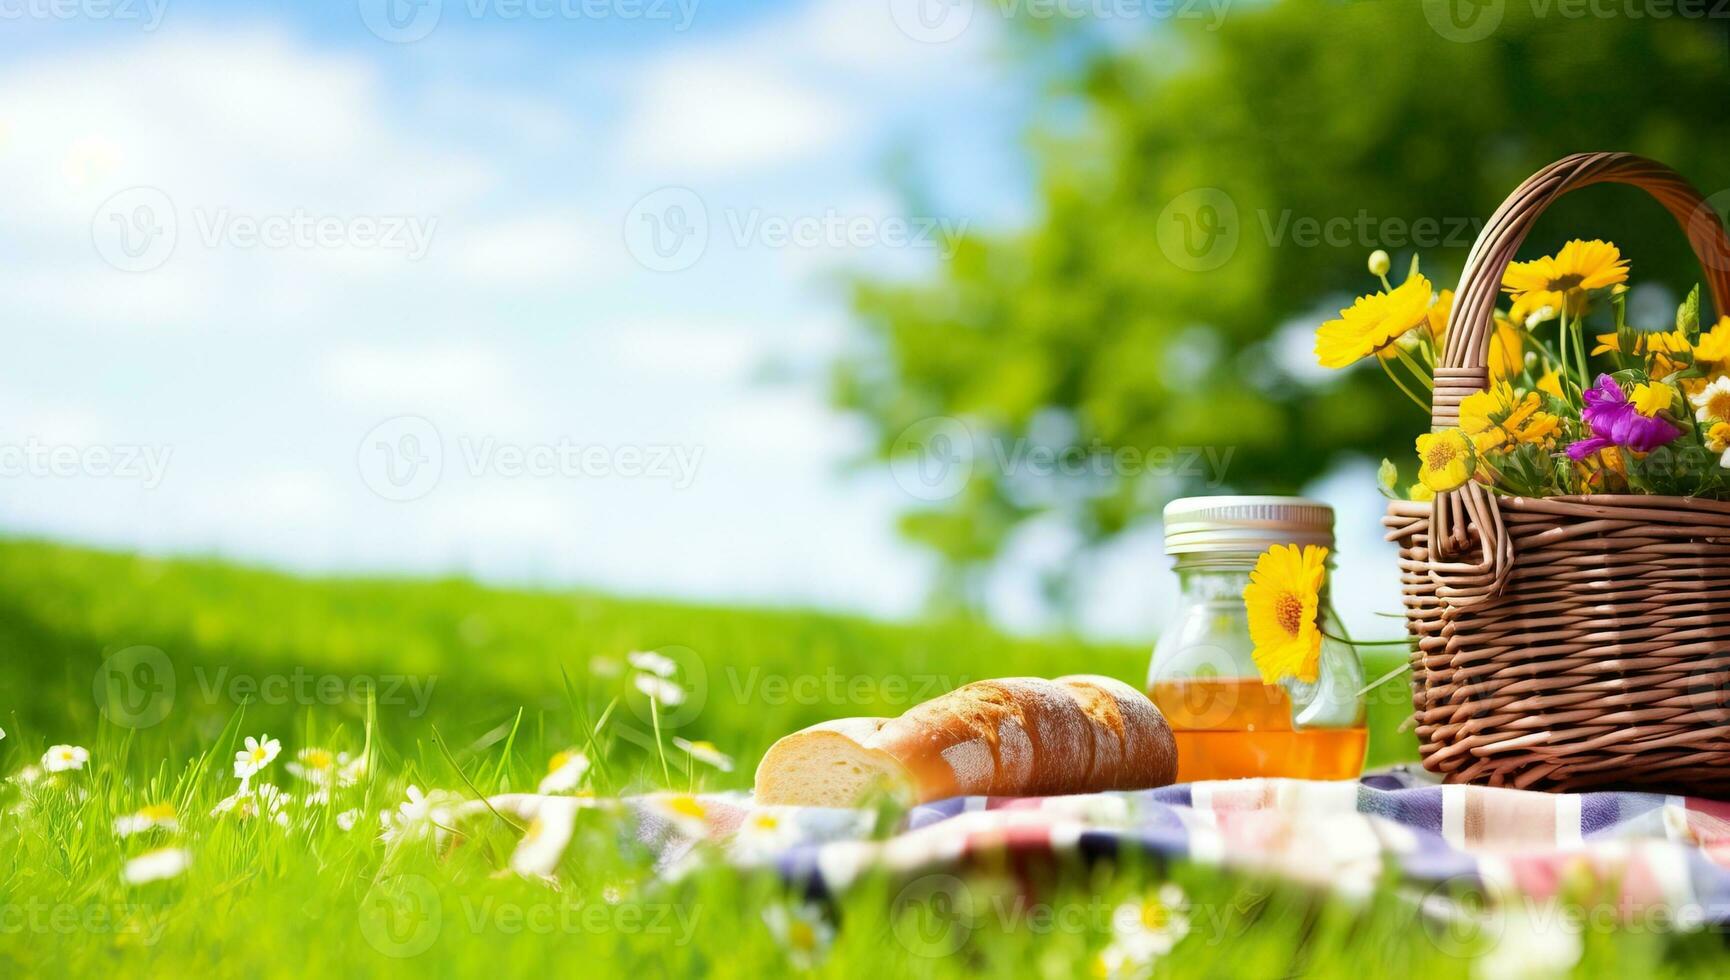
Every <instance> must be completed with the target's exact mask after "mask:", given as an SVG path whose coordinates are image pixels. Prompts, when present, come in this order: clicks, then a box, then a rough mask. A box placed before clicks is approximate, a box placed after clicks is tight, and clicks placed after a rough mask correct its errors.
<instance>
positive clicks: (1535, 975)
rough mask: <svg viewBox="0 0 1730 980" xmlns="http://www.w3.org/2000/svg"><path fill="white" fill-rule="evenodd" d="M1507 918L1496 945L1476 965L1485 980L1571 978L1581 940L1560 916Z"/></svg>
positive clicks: (1518, 914)
mask: <svg viewBox="0 0 1730 980" xmlns="http://www.w3.org/2000/svg"><path fill="white" fill-rule="evenodd" d="M1541 918H1542V920H1543V921H1541V922H1540V921H1539V920H1538V918H1536V917H1534V916H1532V915H1531V914H1530V913H1529V912H1525V911H1519V912H1513V913H1509V914H1506V915H1505V916H1504V918H1503V920H1502V928H1501V930H1500V931H1499V936H1498V938H1497V939H1496V945H1495V946H1494V947H1493V948H1491V949H1490V951H1489V952H1487V953H1485V954H1484V955H1483V957H1482V958H1480V959H1479V960H1478V961H1477V962H1476V963H1475V964H1473V971H1472V972H1473V974H1474V975H1476V976H1478V977H1480V978H1482V980H1547V978H1552V977H1554V978H1560V977H1567V976H1571V975H1572V974H1573V972H1574V966H1575V965H1576V964H1577V963H1579V962H1580V936H1579V933H1578V932H1577V931H1576V930H1575V927H1574V925H1573V924H1572V922H1571V921H1570V920H1569V919H1568V917H1567V916H1566V915H1564V914H1561V913H1560V912H1553V914H1549V915H1545V916H1542V917H1541Z"/></svg>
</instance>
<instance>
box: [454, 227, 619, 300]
mask: <svg viewBox="0 0 1730 980" xmlns="http://www.w3.org/2000/svg"><path fill="white" fill-rule="evenodd" d="M593 225H594V222H588V221H584V220H583V219H582V218H581V217H580V216H577V215H563V216H559V215H523V216H516V217H509V218H502V219H499V220H496V221H492V222H489V223H486V224H483V225H479V226H477V227H474V228H468V229H462V230H461V233H460V234H458V233H457V232H458V230H457V229H454V228H452V229H450V231H451V232H452V238H453V239H454V240H453V242H452V245H453V250H454V251H455V253H456V255H455V258H454V261H455V262H456V264H457V267H458V269H459V270H460V271H461V272H462V274H463V275H464V276H465V277H466V278H467V279H468V281H470V282H472V283H474V284H476V285H479V286H503V287H527V286H552V287H556V286H571V285H574V284H577V283H579V282H586V281H593V280H594V279H596V278H597V277H598V273H600V272H601V271H602V269H601V268H600V267H599V266H600V263H602V262H616V261H617V258H616V256H617V252H618V250H617V249H613V250H611V251H607V250H603V249H600V248H597V247H596V246H595V243H594V242H593V241H592V240H591V234H590V229H591V228H592V227H593Z"/></svg>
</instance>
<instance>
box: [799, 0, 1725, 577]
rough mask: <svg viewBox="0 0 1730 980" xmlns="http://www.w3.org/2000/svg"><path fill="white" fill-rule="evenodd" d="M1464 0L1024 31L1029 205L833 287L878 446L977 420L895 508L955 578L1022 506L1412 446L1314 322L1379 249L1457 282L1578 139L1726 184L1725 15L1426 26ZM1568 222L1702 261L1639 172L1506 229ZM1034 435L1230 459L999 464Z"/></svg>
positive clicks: (1296, 467) (1112, 510)
mask: <svg viewBox="0 0 1730 980" xmlns="http://www.w3.org/2000/svg"><path fill="white" fill-rule="evenodd" d="M1455 2H1458V3H1460V4H1463V6H1461V7H1457V8H1455V9H1456V10H1460V11H1464V12H1465V13H1467V14H1470V13H1472V12H1473V11H1472V10H1471V9H1470V7H1471V3H1470V0H1445V2H1441V0H1422V2H1419V0H1398V2H1393V0H1390V2H1342V0H1280V2H1272V3H1267V4H1258V5H1255V6H1246V5H1242V4H1238V5H1233V6H1232V7H1230V9H1229V10H1228V11H1227V13H1226V15H1225V16H1224V18H1223V21H1221V22H1219V23H1217V24H1215V23H1213V22H1212V20H1211V18H1207V17H1198V18H1187V17H1177V18H1174V19H1171V20H1169V21H1163V22H1161V23H1159V24H1158V25H1155V26H1153V27H1152V28H1150V29H1149V30H1147V31H1146V32H1145V34H1144V35H1143V36H1141V37H1139V38H1137V39H1136V40H1134V41H1133V42H1131V43H1125V42H1124V39H1123V37H1122V34H1121V32H1118V33H1117V34H1116V35H1115V36H1111V35H1107V36H1093V35H1088V34H1087V33H1086V32H1085V29H1082V30H1073V31H1069V32H1063V31H1056V32H1053V31H1050V30H1046V31H1043V32H1041V35H1040V37H1038V38H1036V39H1034V40H1032V42H1031V44H1030V45H1029V46H1026V47H1023V48H1021V49H1020V50H1021V51H1022V54H1021V55H1019V56H1018V57H1020V58H1022V59H1025V60H1026V61H1027V63H1028V64H1030V65H1031V64H1036V63H1037V64H1041V65H1043V66H1047V71H1048V73H1049V74H1053V75H1055V76H1057V77H1055V78H1054V84H1053V85H1052V87H1051V91H1052V94H1051V96H1050V102H1049V105H1048V106H1047V107H1046V108H1047V109H1048V110H1049V111H1046V112H1042V113H1041V116H1042V117H1047V116H1048V117H1049V118H1052V119H1060V120H1063V123H1062V124H1061V125H1058V124H1053V125H1047V126H1043V127H1039V128H1038V129H1037V130H1036V132H1035V133H1034V134H1033V139H1032V147H1033V149H1032V153H1033V159H1034V163H1035V167H1036V170H1037V174H1038V184H1037V203H1036V210H1035V213H1036V218H1035V220H1034V221H1033V223H1032V225H1031V227H1028V228H1025V229H1022V230H1018V231H1013V232H1007V233H999V234H970V235H967V236H965V237H964V238H962V239H961V240H959V241H956V242H954V243H953V246H954V250H953V253H952V254H951V255H950V256H949V258H947V259H946V260H945V262H944V263H943V265H942V267H941V270H940V271H939V272H938V273H937V274H936V275H935V277H934V278H932V279H931V280H930V281H925V282H920V283H916V284H912V285H909V284H907V283H905V282H881V281H867V282H862V283H858V284H856V286H855V295H854V305H855V309H856V312H857V314H858V316H859V319H860V320H861V321H862V323H863V324H864V326H865V328H866V329H865V332H864V337H863V339H862V341H861V343H860V345H859V346H858V348H857V349H856V350H854V351H853V352H852V353H850V354H849V356H848V357H847V358H845V359H844V360H843V361H842V363H841V364H839V365H838V367H837V369H836V373H835V377H834V382H833V393H834V397H835V400H836V401H837V403H838V404H839V405H841V406H842V407H844V408H846V409H849V410H851V411H853V412H856V413H858V414H859V415H860V416H861V417H863V418H865V419H867V420H868V421H869V422H870V424H871V425H872V427H873V429H874V431H875V432H876V434H877V436H878V446H879V452H880V454H881V456H882V457H883V458H885V459H890V460H894V459H896V458H897V457H904V456H905V455H906V454H909V453H918V452H921V451H928V450H929V449H930V447H929V446H925V445H922V444H921V443H920V440H919V438H917V434H918V433H919V432H920V431H922V430H921V429H919V428H918V427H916V428H915V429H914V437H913V438H905V437H903V434H904V433H907V432H908V429H909V426H915V425H916V423H919V422H920V420H923V419H928V418H932V417H940V416H951V417H955V418H959V419H962V420H964V421H965V423H966V424H967V426H968V427H969V428H970V429H971V430H972V434H973V437H974V465H973V467H972V470H971V476H970V478H969V479H968V480H967V482H966V483H965V485H964V486H962V487H961V488H960V489H959V490H958V491H957V492H956V493H955V495H953V496H952V497H948V498H947V499H942V500H938V501H936V502H929V501H912V504H913V506H910V508H909V510H908V511H907V512H906V513H905V515H904V516H903V519H902V528H903V530H904V532H905V533H906V534H907V535H908V536H910V537H911V538H913V539H915V540H917V541H919V542H922V543H924V544H926V545H928V546H929V547H931V548H933V549H935V550H936V551H937V552H938V553H939V554H940V555H941V556H942V557H943V558H944V559H945V562H946V567H947V568H948V569H949V570H950V571H951V578H950V579H949V580H948V590H949V593H950V595H951V596H954V595H956V594H958V593H957V592H956V589H957V587H958V586H959V587H961V591H962V592H965V591H966V589H965V586H966V583H968V582H969V581H971V580H974V579H975V578H976V576H977V573H978V572H979V571H980V570H982V569H983V568H985V567H986V566H987V565H988V563H989V562H990V561H991V560H992V559H993V558H994V557H995V556H996V555H997V554H998V553H999V551H1000V549H1001V548H1002V547H1003V545H1004V543H1005V541H1006V540H1007V538H1008V536H1009V535H1010V533H1011V532H1012V531H1013V530H1014V529H1015V528H1016V527H1017V526H1018V525H1021V524H1022V523H1023V522H1024V521H1027V520H1028V519H1030V518H1033V517H1036V516H1041V515H1049V516H1053V517H1056V518H1057V519H1059V520H1061V521H1062V522H1064V523H1065V524H1066V525H1067V526H1069V527H1071V528H1073V529H1075V531H1077V532H1078V539H1079V540H1080V541H1082V542H1084V543H1085V544H1086V545H1092V544H1097V543H1098V542H1101V541H1103V540H1105V539H1108V538H1110V537H1111V536H1113V535H1116V534H1118V533H1120V532H1121V531H1123V530H1124V529H1125V528H1126V527H1128V526H1130V525H1131V524H1132V523H1133V522H1136V521H1137V520H1139V519H1145V518H1146V517H1148V516H1153V515H1157V512H1158V508H1159V507H1160V506H1162V505H1163V504H1164V502H1165V500H1167V499H1169V498H1170V497H1172V496H1174V495H1178V494H1182V493H1189V492H1196V491H1201V490H1206V491H1210V492H1230V491H1241V492H1292V491H1295V490H1297V489H1299V488H1300V487H1301V486H1302V485H1303V484H1305V483H1306V481H1309V480H1311V479H1313V478H1315V477H1317V476H1318V475H1320V474H1322V473H1323V472H1325V471H1326V470H1327V469H1328V468H1329V467H1330V466H1332V465H1334V464H1336V463H1337V462H1339V461H1340V460H1341V459H1342V458H1344V457H1347V456H1348V455H1351V454H1358V455H1362V456H1365V457H1368V458H1371V459H1375V458H1379V457H1381V456H1384V455H1385V456H1388V457H1391V458H1393V459H1395V460H1397V461H1402V465H1403V466H1404V465H1405V464H1404V461H1405V460H1407V459H1408V457H1409V456H1410V453H1411V445H1412V439H1413V437H1414V436H1415V435H1416V433H1418V432H1419V431H1421V430H1422V428H1423V427H1424V425H1425V417H1424V414H1423V413H1422V412H1420V411H1419V410H1418V409H1417V408H1416V407H1415V406H1413V405H1412V404H1411V403H1410V402H1408V401H1406V400H1404V399H1403V397H1402V396H1400V395H1399V394H1398V393H1397V392H1396V391H1394V389H1393V388H1392V386H1391V385H1389V384H1388V383H1387V380H1386V379H1385V378H1383V377H1382V376H1381V373H1380V372H1379V371H1378V370H1376V368H1375V367H1374V366H1373V365H1360V366H1359V367H1358V368H1357V369H1355V370H1352V371H1347V372H1340V373H1338V374H1336V375H1327V374H1325V373H1323V372H1321V371H1320V369H1318V368H1315V367H1314V359H1313V357H1312V356H1311V355H1310V353H1309V348H1310V334H1311V332H1312V330H1313V327H1314V325H1315V324H1317V323H1319V322H1320V321H1321V320H1322V319H1327V318H1329V317H1330V316H1331V315H1332V314H1333V312H1334V311H1335V310H1336V309H1338V308H1339V306H1341V305H1344V304H1346V303H1349V301H1350V299H1351V297H1352V296H1353V295H1356V294H1358V293H1362V292H1367V291H1369V290H1370V289H1371V288H1372V284H1373V280H1371V279H1370V278H1369V276H1368V274H1367V273H1366V272H1365V269H1364V261H1365V258H1366V256H1367V254H1368V253H1369V252H1370V251H1371V250H1372V249H1374V248H1378V247H1381V248H1386V249H1387V250H1388V251H1389V252H1391V253H1392V254H1393V255H1394V257H1395V263H1394V265H1395V270H1396V271H1395V277H1396V279H1397V278H1398V277H1400V276H1402V275H1403V274H1404V271H1403V270H1404V269H1405V267H1406V263H1407V262H1408V261H1409V259H1410V256H1411V255H1412V254H1413V252H1414V251H1416V252H1418V253H1419V254H1421V255H1422V259H1423V268H1424V270H1425V271H1426V273H1427V274H1429V276H1430V277H1431V279H1432V280H1434V281H1435V282H1436V284H1437V286H1438V288H1439V287H1441V286H1450V287H1451V286H1452V285H1453V277H1454V276H1457V274H1458V270H1459V268H1460V266H1461V264H1462V263H1463V260H1464V258H1465V254H1466V251H1467V249H1468V248H1469V247H1470V245H1471V242H1472V240H1473V238H1475V236H1476V230H1477V228H1478V226H1479V225H1480V224H1481V222H1482V220H1483V219H1484V218H1486V217H1488V215H1489V214H1490V212H1491V211H1493V210H1494V209H1495V207H1496V205H1497V204H1499V203H1500V202H1501V200H1502V198H1503V197H1505V196H1506V195H1507V194H1508V193H1509V192H1510V191H1511V190H1512V189H1513V188H1514V187H1515V185H1516V184H1518V183H1519V182H1520V181H1521V180H1522V179H1524V178H1525V177H1526V176H1528V175H1529V174H1530V173H1531V172H1532V171H1534V170H1536V169H1538V168H1539V167H1541V166H1543V165H1544V164H1547V163H1549V162H1551V161H1552V160H1554V159H1556V158H1557V157H1560V156H1562V155H1565V154H1567V153H1571V152H1575V151H1579V150H1592V149H1625V150H1631V151H1634V152H1638V153H1643V154H1646V155H1648V156H1651V157H1654V158H1657V159H1660V160H1663V161H1665V162H1667V163H1670V164H1671V165H1672V166H1674V167H1676V168H1677V169H1679V170H1681V171H1682V172H1683V173H1684V174H1686V175H1688V176H1689V177H1690V178H1691V179H1693V180H1694V181H1695V182H1696V183H1697V184H1698V185H1699V186H1700V187H1701V189H1702V190H1703V191H1704V192H1706V193H1707V194H1711V193H1712V192H1713V191H1714V190H1716V189H1719V188H1723V187H1725V186H1727V185H1730V114H1726V113H1725V112H1724V107H1725V105H1726V99H1727V97H1730V55H1727V46H1726V41H1725V33H1724V30H1723V26H1724V25H1723V22H1722V21H1718V20H1714V19H1711V18H1701V17H1697V16H1696V17H1686V16H1672V17H1670V18H1667V19H1655V18H1651V17H1642V18H1631V17H1628V16H1613V17H1607V18H1606V17H1601V16H1565V15H1564V14H1563V13H1562V11H1563V10H1564V9H1566V8H1569V7H1570V5H1568V4H1563V3H1551V4H1548V5H1543V4H1531V3H1524V2H1518V0H1512V2H1507V3H1505V4H1504V3H1499V2H1495V0H1492V3H1491V5H1490V7H1486V8H1485V9H1484V10H1482V11H1477V12H1478V13H1487V12H1494V11H1495V10H1499V11H1500V13H1501V20H1500V23H1499V24H1498V25H1497V26H1496V29H1495V30H1494V31H1493V32H1492V33H1490V34H1489V35H1488V36H1487V37H1483V38H1481V39H1476V40H1460V39H1457V38H1458V37H1459V35H1458V34H1456V35H1454V36H1451V37H1450V36H1444V35H1445V34H1446V33H1447V28H1446V25H1445V24H1444V26H1443V29H1442V30H1438V29H1437V28H1436V27H1435V26H1433V23H1441V22H1439V21H1434V22H1433V20H1432V18H1436V17H1438V16H1443V15H1445V14H1446V12H1447V11H1446V9H1445V8H1447V7H1448V6H1449V4H1452V3H1455ZM1637 6H1640V7H1642V8H1643V7H1644V6H1645V5H1644V4H1638V5H1637ZM1681 7H1682V8H1683V9H1686V8H1687V4H1685V3H1684V4H1682V5H1681ZM981 9H982V11H983V9H985V8H984V7H982V8H981ZM1604 9H1606V10H1608V9H1611V8H1609V7H1605V8H1604ZM1614 9H1615V10H1618V11H1620V10H1622V9H1623V7H1622V6H1621V5H1615V6H1614ZM1667 9H1670V8H1667ZM1701 9H1702V11H1706V10H1709V9H1710V7H1709V6H1706V5H1702V8H1701ZM1535 11H1536V12H1535ZM1468 20H1469V18H1468ZM1078 39H1079V40H1078ZM1021 40H1022V41H1023V42H1027V41H1028V38H1026V37H1025V36H1024V37H1022V38H1021ZM1054 51H1061V54H1060V55H1058V56H1056V57H1052V56H1050V55H1051V54H1052V52H1054ZM1078 52H1079V55H1078ZM1042 54H1043V55H1044V56H1045V57H1041V55H1042ZM1050 65H1060V66H1064V67H1061V68H1058V69H1056V70H1055V71H1052V70H1050V69H1049V68H1048V66H1050ZM1077 120H1079V122H1077ZM1209 189H1211V190H1209ZM1727 196H1730V195H1727ZM1234 212H1235V213H1234ZM1329 222H1331V224H1329ZM1569 237H1605V238H1609V239H1612V240H1614V241H1616V242H1617V243H1618V244H1620V245H1622V246H1623V249H1624V252H1625V254H1627V255H1629V257H1630V258H1631V259H1632V261H1633V269H1634V273H1635V277H1636V282H1653V281H1657V282H1663V283H1665V284H1667V285H1669V286H1670V287H1671V288H1672V289H1675V290H1677V291H1681V290H1685V289H1686V288H1687V286H1688V285H1689V284H1691V283H1692V282H1693V281H1695V280H1696V279H1697V278H1698V266H1697V264H1696V263H1695V262H1694V261H1693V260H1692V258H1691V257H1690V255H1689V253H1688V251H1687V246H1686V242H1685V241H1684V239H1683V237H1682V235H1681V234H1680V233H1679V232H1678V231H1677V230H1676V228H1675V226H1674V225H1673V224H1672V223H1671V222H1670V219H1669V217H1668V215H1666V214H1665V213H1664V212H1663V211H1662V210H1661V209H1660V208H1659V207H1658V206H1657V205H1656V204H1654V203H1651V202H1649V201H1646V200H1644V199H1643V197H1642V196H1641V195H1640V194H1639V192H1636V191H1633V190H1631V189H1627V188H1621V187H1609V188H1592V189H1588V190H1586V191H1584V192H1581V193H1579V194H1576V195H1573V196H1572V197H1571V198H1569V199H1568V200H1567V201H1566V202H1564V204H1563V205H1562V206H1559V207H1557V208H1556V209H1554V210H1553V212H1552V213H1551V214H1550V215H1549V216H1548V217H1547V218H1546V219H1545V221H1544V222H1543V223H1541V224H1540V226H1539V229H1538V232H1537V233H1536V234H1535V235H1534V236H1533V239H1532V241H1531V242H1529V243H1528V249H1529V250H1531V251H1532V252H1533V253H1534V254H1535V253H1536V252H1537V251H1539V250H1545V249H1550V248H1553V247H1554V246H1556V245H1557V244H1559V243H1560V242H1561V241H1563V240H1565V239H1566V238H1569ZM1414 243H1415V244H1419V245H1422V246H1423V247H1421V248H1416V249H1414V248H1413V247H1412V246H1413V244H1414ZM927 429H928V427H927ZM1030 446H1041V447H1045V448H1047V449H1051V450H1064V451H1067V452H1069V453H1071V454H1077V455H1072V456H1071V457H1070V458H1072V459H1080V458H1088V459H1095V460H1097V459H1099V458H1100V454H1101V453H1109V452H1112V451H1114V450H1116V449H1119V448H1123V447H1132V448H1135V449H1139V450H1147V449H1150V448H1153V447H1171V448H1180V447H1216V449H1218V450H1222V451H1223V450H1224V449H1226V448H1228V447H1229V449H1230V451H1231V453H1232V455H1231V456H1230V462H1229V466H1228V467H1227V468H1226V470H1225V479H1224V481H1223V482H1222V483H1219V484H1218V485H1217V486H1213V487H1209V486H1207V485H1206V481H1204V480H1202V479H1199V478H1197V475H1196V474H1194V473H1191V474H1185V473H1179V472H1175V471H1177V470H1180V469H1186V468H1191V469H1193V468H1192V467H1184V466H1182V465H1180V464H1181V462H1182V458H1181V454H1179V456H1178V457H1174V458H1172V459H1166V458H1164V457H1160V456H1157V455H1156V456H1154V457H1152V458H1150V459H1147V460H1143V461H1142V462H1140V463H1139V464H1138V463H1137V462H1136V461H1135V460H1134V458H1133V457H1130V463H1129V465H1127V466H1116V465H1107V466H1106V467H1105V469H1106V470H1107V471H1108V472H1107V473H1106V474H1105V475H1101V474H1100V473H1098V472H1090V473H1086V474H1082V475H1072V476H1062V475H1056V476H1052V475H1048V471H1049V467H1046V468H1039V467H1030V466H1026V465H1022V466H1015V465H1010V466H1004V465H1002V463H1003V460H1004V459H1005V458H1007V457H1010V456H1012V455H1013V454H1014V453H1015V452H1017V451H1018V450H1025V449H1027V448H1028V447H1030ZM1407 475H1408V476H1409V475H1410V473H1409V470H1408V473H1407Z"/></svg>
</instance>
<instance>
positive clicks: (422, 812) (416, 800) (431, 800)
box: [379, 785, 451, 841]
mask: <svg viewBox="0 0 1730 980" xmlns="http://www.w3.org/2000/svg"><path fill="white" fill-rule="evenodd" d="M405 792H406V795H407V799H405V800H404V801H403V802H402V803H400V804H398V805H397V808H396V813H395V814H394V815H393V814H392V813H391V812H390V811H389V810H386V811H384V812H383V813H380V814H379V823H380V824H381V825H382V831H381V833H380V836H381V837H383V838H384V839H385V840H386V841H392V840H396V839H397V838H399V837H425V836H426V835H427V834H428V832H431V833H432V834H433V837H434V839H435V840H442V839H443V836H444V834H445V829H444V828H446V827H448V826H450V824H451V812H450V807H449V806H448V805H447V804H448V802H449V797H448V795H447V794H445V793H443V792H441V791H439V790H436V789H435V790H433V791H432V792H431V793H430V794H429V793H423V792H421V788H420V787H419V786H413V785H411V786H409V788H408V789H407V790H406V791H405Z"/></svg>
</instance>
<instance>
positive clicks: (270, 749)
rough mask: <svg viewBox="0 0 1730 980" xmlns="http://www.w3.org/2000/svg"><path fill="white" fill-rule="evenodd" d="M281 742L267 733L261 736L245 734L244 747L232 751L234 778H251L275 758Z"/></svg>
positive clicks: (279, 750)
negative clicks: (237, 750)
mask: <svg viewBox="0 0 1730 980" xmlns="http://www.w3.org/2000/svg"><path fill="white" fill-rule="evenodd" d="M281 751H282V743H281V742H279V741H277V740H276V739H274V738H271V737H270V736H269V735H265V736H263V737H262V738H253V737H252V736H251V735H248V736H246V748H244V749H241V750H240V751H239V752H236V753H234V778H236V779H251V778H252V777H253V776H256V775H258V773H259V772H261V771H263V769H264V767H265V766H268V765H270V764H271V763H272V762H274V761H275V760H276V754H277V753H278V752H281Z"/></svg>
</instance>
